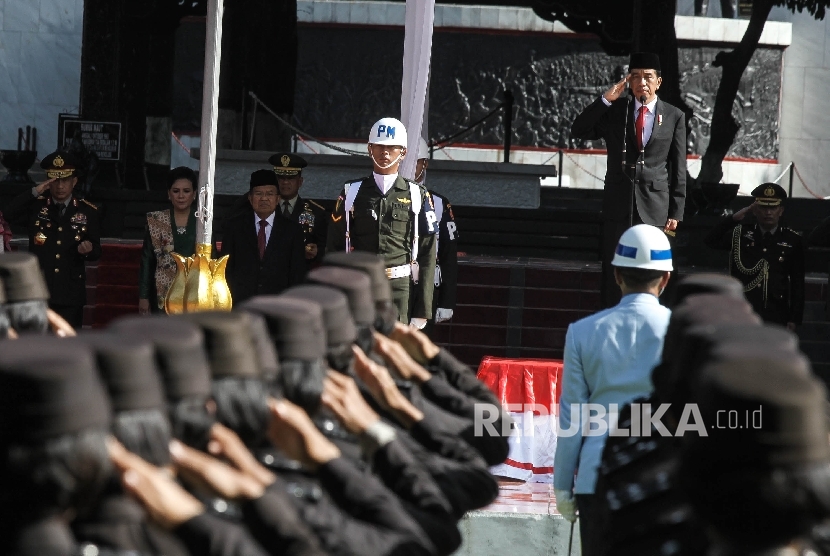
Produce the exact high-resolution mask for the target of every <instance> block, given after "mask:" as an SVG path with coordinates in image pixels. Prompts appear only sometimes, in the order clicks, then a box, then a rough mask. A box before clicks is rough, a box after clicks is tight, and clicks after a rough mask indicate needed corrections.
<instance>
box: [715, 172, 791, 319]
mask: <svg viewBox="0 0 830 556" xmlns="http://www.w3.org/2000/svg"><path fill="white" fill-rule="evenodd" d="M752 195H753V196H754V197H755V198H756V201H757V202H758V203H759V204H760V205H765V206H777V205H779V204H780V203H781V201H782V200H783V199H784V198H786V196H787V194H786V192H785V191H784V189H783V188H781V186H779V185H777V184H763V185H761V186H760V187H758V188H756V189H755V190H753V191H752ZM705 242H706V245H708V246H709V247H711V248H713V249H729V250H730V253H729V273H730V274H731V275H732V276H734V277H735V278H737V279H738V280H740V281H741V282H742V283H743V284H744V294H745V295H746V298H747V300H748V301H749V302H750V303H751V304H752V308H753V309H755V312H756V313H758V314H759V315H760V316H761V318H763V319H764V321H767V322H774V323H778V324H782V325H786V324H787V323H788V322H792V323H795V324H801V321H802V318H803V315H804V241H803V240H802V238H801V236H800V235H799V234H798V232H796V231H794V230H792V229H790V228H787V227H785V226H781V225H779V226H778V227H777V228H775V229H774V230H772V231H765V230H764V229H763V228H761V227H760V225H759V224H758V223H757V222H754V221H744V222H735V220H733V218H732V217H731V216H728V217H726V218H724V219H723V220H721V221H720V222H719V223H718V224H717V225H716V226H715V227H714V228H713V229H712V231H711V232H710V233H709V235H708V236H707V237H706V240H705Z"/></svg>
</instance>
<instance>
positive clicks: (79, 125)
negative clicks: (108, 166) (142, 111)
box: [62, 119, 121, 161]
mask: <svg viewBox="0 0 830 556" xmlns="http://www.w3.org/2000/svg"><path fill="white" fill-rule="evenodd" d="M78 131H80V133H81V141H82V142H83V144H84V146H85V147H86V148H87V149H89V150H90V151H92V152H94V153H95V154H96V155H98V159H99V160H108V161H117V160H121V122H92V121H88V120H70V119H67V120H65V121H64V122H63V133H62V138H63V143H62V144H66V143H67V142H68V141H71V140H72V137H74V135H75V133H76V132H78Z"/></svg>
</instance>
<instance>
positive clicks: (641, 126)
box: [637, 104, 648, 150]
mask: <svg viewBox="0 0 830 556" xmlns="http://www.w3.org/2000/svg"><path fill="white" fill-rule="evenodd" d="M646 112H648V107H646V105H645V104H644V105H642V106H640V113H639V114H637V147H639V149H640V150H643V131H645V129H646Z"/></svg>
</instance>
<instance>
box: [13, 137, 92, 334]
mask: <svg viewBox="0 0 830 556" xmlns="http://www.w3.org/2000/svg"><path fill="white" fill-rule="evenodd" d="M40 166H41V168H43V169H44V170H46V176H47V177H48V178H49V180H47V181H45V182H43V183H41V184H39V185H37V186H35V187H33V188H32V189H31V192H29V191H26V192H24V193H22V194H21V195H18V196H17V197H15V198H14V199H12V201H11V203H10V204H9V206H8V207H7V210H6V213H7V214H15V215H20V214H22V213H23V212H24V211H25V212H28V214H29V251H31V252H32V253H34V254H35V255H37V258H38V261H39V262H40V269H41V271H42V272H43V275H44V278H45V279H46V284H47V286H48V287H49V308H50V309H52V310H53V311H55V312H56V313H58V314H59V315H60V316H62V317H63V318H64V319H66V321H67V322H68V323H69V324H71V325H72V326H73V327H75V328H80V327H81V326H82V325H83V316H84V304H85V303H86V268H85V264H86V262H87V261H97V260H98V258H99V257H100V256H101V241H100V234H99V226H98V208H97V207H96V206H95V205H93V204H92V203H90V202H89V201H87V200H86V199H83V198H80V197H79V196H78V195H77V194H75V192H74V191H73V189H74V187H75V185H76V184H77V183H78V176H77V171H78V168H79V163H78V161H77V160H76V159H75V157H74V156H72V155H71V154H70V153H68V152H64V151H57V152H54V153H52V154H50V155H49V156H47V157H45V158H44V159H43V160H42V161H41V163H40ZM14 217H16V216H13V218H14Z"/></svg>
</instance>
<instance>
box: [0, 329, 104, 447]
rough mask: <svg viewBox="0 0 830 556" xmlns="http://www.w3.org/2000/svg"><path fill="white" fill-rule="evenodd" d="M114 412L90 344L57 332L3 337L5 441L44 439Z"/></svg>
mask: <svg viewBox="0 0 830 556" xmlns="http://www.w3.org/2000/svg"><path fill="white" fill-rule="evenodd" d="M110 418H111V415H110V403H109V398H108V396H107V392H106V390H105V389H104V385H103V384H102V383H101V379H100V378H99V376H98V372H97V369H96V367H95V358H94V356H93V353H92V350H91V349H90V348H89V347H88V346H86V345H84V344H82V343H80V342H71V341H67V340H65V339H60V338H56V337H54V336H22V337H21V338H20V339H18V340H3V341H0V442H2V443H8V442H12V443H24V444H25V443H37V442H42V441H44V440H48V439H50V438H56V437H59V436H63V435H65V434H73V433H77V432H81V431H83V430H86V429H89V428H98V427H101V428H105V427H108V426H109V422H110Z"/></svg>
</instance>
